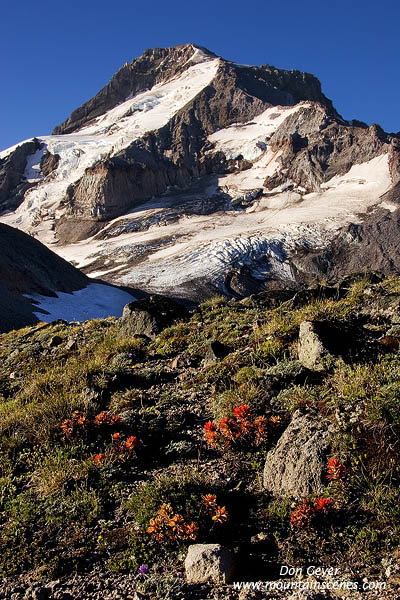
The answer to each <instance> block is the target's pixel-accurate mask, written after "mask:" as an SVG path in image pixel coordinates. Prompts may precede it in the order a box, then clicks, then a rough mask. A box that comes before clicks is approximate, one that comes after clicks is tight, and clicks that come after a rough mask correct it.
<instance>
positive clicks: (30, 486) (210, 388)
mask: <svg viewBox="0 0 400 600" xmlns="http://www.w3.org/2000/svg"><path fill="white" fill-rule="evenodd" d="M399 294H400V279H397V278H391V279H388V280H385V281H383V282H381V283H380V284H375V285H371V283H370V282H369V281H368V280H362V281H358V282H356V283H355V284H353V285H352V286H350V287H349V289H348V291H347V293H343V292H342V293H341V294H338V297H337V298H336V299H332V298H325V297H324V293H323V290H322V291H321V293H320V296H316V297H314V298H312V297H311V296H310V298H309V299H308V300H306V301H303V302H298V303H297V304H296V303H293V302H291V301H288V302H285V303H283V304H281V305H280V306H278V307H277V308H268V306H267V305H263V304H262V302H261V301H257V299H254V300H253V299H246V300H245V301H242V302H237V301H232V300H227V299H226V298H223V297H218V298H214V299H211V300H209V301H207V302H205V303H203V304H202V305H201V306H200V307H199V310H198V311H196V312H195V313H194V314H193V316H192V317H191V318H190V319H188V320H187V321H186V322H179V323H176V324H174V325H172V326H171V327H168V328H167V329H165V330H164V331H162V332H161V333H160V334H159V335H158V336H157V337H156V338H155V340H153V341H152V342H151V343H150V344H148V345H147V346H146V343H145V342H144V341H143V339H142V338H139V337H137V338H135V337H134V338H128V337H126V336H125V335H124V334H123V333H122V331H121V328H120V325H119V322H118V320H116V319H107V320H98V321H90V322H87V323H82V324H80V325H76V324H75V325H68V324H62V323H55V324H52V325H48V326H46V325H44V326H37V327H33V328H25V329H23V330H20V331H15V332H10V333H7V334H4V335H2V336H0V544H1V547H2V552H1V555H0V573H1V574H2V576H6V577H9V576H15V575H17V574H20V573H24V572H28V571H29V572H31V573H37V574H40V576H41V577H44V576H49V577H58V576H62V575H63V574H66V573H70V572H71V571H84V570H85V569H88V568H91V566H93V565H94V564H96V563H100V564H102V565H106V566H107V568H108V569H109V570H111V571H137V569H138V567H139V566H140V565H141V564H146V565H148V566H149V568H150V569H151V575H149V578H148V580H146V581H147V583H146V585H147V586H148V587H149V589H150V588H151V590H152V593H153V594H158V593H160V594H162V590H161V591H159V592H157V589H156V588H157V585H158V584H156V580H157V578H155V579H154V582H153V584H154V585H153V584H151V582H152V581H153V580H152V577H154V576H155V574H156V573H160V572H161V570H162V569H165V568H169V569H172V571H171V572H176V570H179V569H182V554H181V552H182V551H183V550H184V549H185V548H186V547H187V545H188V543H191V539H195V538H194V537H193V538H190V537H188V536H189V534H187V536H186V538H185V536H184V535H183V534H182V535H181V537H179V535H178V534H176V535H177V537H176V540H177V543H174V544H171V543H170V542H171V539H172V538H169V540H167V541H165V542H163V541H160V540H157V539H156V538H154V536H153V537H152V536H151V534H149V533H148V531H147V529H148V527H149V524H150V522H151V520H152V519H154V518H155V517H156V515H157V511H159V510H160V507H161V506H162V505H163V504H166V505H170V506H171V510H173V511H174V513H175V514H177V515H179V516H181V517H182V518H183V519H184V522H185V523H186V524H187V525H190V524H191V522H192V521H193V522H194V523H195V524H196V526H197V527H198V533H197V534H196V535H197V537H196V539H197V540H199V541H210V540H211V541H220V542H221V543H222V542H224V543H227V544H229V545H231V546H232V547H235V548H239V549H240V550H243V552H244V553H246V552H247V553H249V552H250V551H251V553H252V555H254V554H257V553H259V558H260V560H266V561H267V562H271V561H276V562H279V561H283V560H288V559H289V558H290V559H291V560H296V561H304V562H307V561H310V560H312V559H313V558H315V557H318V564H320V563H326V564H329V565H333V564H335V561H336V562H337V561H339V557H340V562H341V563H343V559H344V560H345V561H346V562H347V563H348V564H349V565H352V564H361V563H366V564H368V565H369V566H371V567H372V566H374V568H376V569H379V568H380V566H379V565H380V564H381V561H382V559H384V558H387V557H388V556H391V553H392V552H393V551H394V550H395V549H396V548H397V547H398V545H399V544H400V525H399V517H400V510H399V482H400V468H399V463H398V450H399V429H400V384H399V380H400V357H399V351H398V348H399V341H400V334H399V337H398V338H397V337H396V333H393V332H392V333H389V334H388V331H389V330H390V329H391V328H392V330H393V331H396V330H395V326H396V318H397V317H396V314H397V313H396V309H393V310H392V311H391V309H390V301H391V300H390V299H393V298H394V299H396V297H397V298H398V295H399ZM372 305H373V308H374V309H373V310H372V309H371V307H372ZM393 306H395V304H394V305H393ZM309 319H315V320H322V321H328V322H329V323H333V324H334V325H335V327H336V328H337V329H338V330H339V331H340V330H341V328H344V329H346V331H347V330H350V331H351V335H352V336H353V338H354V344H353V346H351V348H350V351H346V352H343V353H342V354H338V355H336V356H335V357H334V358H333V359H332V361H331V362H330V363H329V364H328V366H327V368H326V370H325V371H323V372H318V373H313V372H310V371H309V370H307V369H306V368H304V367H303V366H302V365H301V364H300V362H299V361H298V357H297V340H298V332H299V326H300V323H301V322H302V321H303V320H309ZM385 336H386V338H385ZM385 339H386V341H385ZM211 340H218V341H220V342H222V343H224V344H225V345H227V346H229V348H230V349H231V352H230V353H229V354H228V355H227V356H226V357H225V358H224V359H223V360H221V361H217V362H215V363H213V364H211V365H210V364H209V365H208V366H203V363H202V360H203V357H204V356H205V353H206V351H207V347H208V344H209V342H210V341H211ZM381 340H382V342H381ZM178 355H179V356H180V357H182V360H183V359H184V360H183V363H182V364H184V366H179V363H177V364H178V366H176V365H175V366H173V365H172V363H171V361H172V359H173V358H174V357H176V356H178ZM185 361H186V362H185ZM245 405H248V406H249V407H251V411H252V414H253V417H252V418H253V419H254V417H257V418H258V417H262V419H265V423H266V424H267V425H265V427H267V426H268V429H267V435H265V436H261V435H260V436H259V438H258V441H257V444H255V445H254V446H253V445H251V444H248V447H246V446H243V444H242V445H237V446H235V444H233V443H232V444H228V443H226V444H225V446H224V444H223V443H221V444H220V445H219V446H216V447H212V444H211V445H210V446H208V445H207V443H206V441H205V437H204V425H205V423H206V422H210V421H216V422H218V423H220V422H221V420H223V419H224V418H227V419H229V418H231V417H232V415H233V414H234V410H235V408H237V407H243V406H245ZM298 408H302V409H305V410H307V409H313V410H318V411H319V413H320V414H321V415H323V416H324V418H327V419H329V420H330V422H331V423H332V424H334V425H335V427H334V428H333V431H335V432H336V433H334V434H332V435H333V437H332V440H331V445H332V450H331V452H332V456H335V457H337V458H338V459H339V460H340V463H341V464H342V465H344V467H345V470H346V476H345V477H344V478H343V480H340V481H331V482H329V481H327V482H326V489H325V492H324V494H323V496H322V497H323V498H326V499H327V500H328V503H327V505H326V506H327V507H328V508H329V510H328V508H326V510H325V512H324V511H322V512H320V513H319V512H318V511H317V510H316V509H315V508H313V507H314V505H313V504H312V503H313V502H315V501H317V499H316V498H314V497H312V498H311V499H310V500H309V501H310V503H311V504H310V506H311V507H312V508H311V509H310V508H309V507H308V508H307V507H306V509H305V510H309V511H310V514H311V513H312V518H311V517H310V519H309V526H307V527H302V526H298V527H297V529H296V528H295V527H294V525H293V511H294V505H295V504H296V502H295V503H294V499H292V498H283V499H276V498H271V496H269V495H268V494H267V493H266V492H265V491H264V490H263V489H262V482H261V477H260V475H261V471H262V467H263V463H264V458H265V456H266V453H267V452H268V450H269V449H270V448H272V447H273V446H274V444H275V443H276V441H277V439H278V438H279V436H280V435H281V433H282V432H283V430H284V429H285V427H286V425H287V423H288V422H289V421H290V418H291V415H292V414H293V412H294V411H295V410H296V409H298ZM260 423H261V424H262V423H264V421H260V422H259V426H260ZM271 423H272V424H274V428H272V426H271ZM62 425H63V427H62ZM239 425H240V427H242V430H241V431H242V433H243V432H244V434H243V435H244V439H247V438H246V435H249V433H248V432H247V430H246V423H245V422H244V421H243V422H241V421H238V422H237V423H236V425H235V426H236V427H239ZM252 427H253V428H254V425H252ZM255 431H256V430H255V429H252V435H255ZM209 435H210V436H211V437H210V438H209V439H212V435H213V431H212V430H210V433H209ZM227 439H228V438H227ZM207 494H210V495H212V496H216V502H217V504H216V505H215V507H214V509H213V510H214V512H215V511H216V510H217V508H218V509H221V508H226V512H227V515H228V516H227V519H228V520H229V521H228V522H229V527H226V528H225V516H224V512H223V511H222V512H221V513H218V514H219V517H218V518H217V519H216V520H215V521H214V522H213V521H212V519H211V517H210V515H211V512H210V513H209V514H208V513H207V510H206V509H205V508H204V506H205V505H204V500H202V498H203V497H204V496H206V495H207ZM298 500H299V499H296V501H297V502H298ZM330 501H332V505H331V504H330V503H329V502H330ZM293 503H294V504H293ZM331 506H332V507H334V508H331ZM312 511H314V512H312ZM299 514H300V513H299ZM207 515H208V516H207ZM306 517H307V515H306V516H305V517H304V520H303V521H302V519H303V516H302V514H301V515H300V517H299V519H298V523H305V522H307V521H306ZM207 518H208V519H209V520H208V521H207ZM307 518H308V517H307ZM210 519H211V520H210ZM218 519H219V521H218ZM307 523H308V522H307ZM210 532H211V533H210ZM260 532H261V533H260ZM256 534H257V535H258V536H259V537H260V535H261V534H262V535H261V537H260V539H263V540H264V541H265V543H264V544H263V543H258V542H256V541H254V540H255V536H256ZM185 535H186V534H185ZM174 569H175V570H174ZM158 581H161V579H158ZM143 585H144V584H143ZM168 585H170V588H171V590H173V589H175V588H174V586H177V589H178V588H179V590H181V587H182V585H183V584H182V582H178V580H177V579H176V578H174V576H172V575H171V581H170V583H169V584H168ZM144 587H146V586H145V585H144ZM160 589H161V588H160ZM171 593H172V592H171ZM155 597H158V596H157V595H155ZM160 597H162V595H161V596H160ZM171 597H172V596H171Z"/></svg>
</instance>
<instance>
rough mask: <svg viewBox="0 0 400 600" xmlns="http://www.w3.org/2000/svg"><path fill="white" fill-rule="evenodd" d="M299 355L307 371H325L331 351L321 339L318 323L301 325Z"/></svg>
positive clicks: (303, 323)
mask: <svg viewBox="0 0 400 600" xmlns="http://www.w3.org/2000/svg"><path fill="white" fill-rule="evenodd" d="M298 355H299V361H300V362H301V364H302V365H303V366H304V367H307V369H311V370H312V371H323V370H324V369H325V364H326V358H327V357H328V356H329V351H328V348H327V347H326V345H325V343H324V341H323V339H322V337H321V332H320V327H319V324H318V323H316V322H314V321H303V322H302V323H301V324H300V331H299V342H298Z"/></svg>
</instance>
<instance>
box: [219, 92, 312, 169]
mask: <svg viewBox="0 0 400 600" xmlns="http://www.w3.org/2000/svg"><path fill="white" fill-rule="evenodd" d="M308 106H311V104H310V103H309V102H308V103H307V102H302V103H299V104H296V106H290V107H287V106H272V107H271V108H267V110H265V111H264V112H263V113H261V114H260V115H258V116H257V117H254V119H253V120H252V121H249V122H248V123H234V124H233V125H230V126H229V127H225V128H224V129H220V130H219V131H216V132H215V133H213V134H211V135H210V136H208V140H209V141H210V142H212V143H214V144H215V150H213V151H218V150H220V151H222V152H223V153H224V154H225V156H226V158H228V159H235V158H237V157H238V156H239V155H241V156H243V158H245V159H247V160H256V159H257V158H259V157H260V156H261V155H262V154H263V153H264V152H265V150H266V149H267V142H268V140H269V138H270V137H271V135H272V134H273V133H275V131H276V130H277V129H278V127H279V126H280V125H282V123H283V122H284V121H285V120H286V119H287V118H288V117H289V116H290V115H292V114H294V113H296V112H297V111H299V110H300V109H303V108H307V107H308Z"/></svg>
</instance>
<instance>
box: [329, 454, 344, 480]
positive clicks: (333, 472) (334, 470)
mask: <svg viewBox="0 0 400 600" xmlns="http://www.w3.org/2000/svg"><path fill="white" fill-rule="evenodd" d="M345 474H346V469H345V467H344V466H343V465H342V464H341V463H340V461H339V459H337V458H330V459H329V460H328V469H327V475H326V477H327V479H330V480H331V481H338V480H339V479H342V478H343V477H344V476H345Z"/></svg>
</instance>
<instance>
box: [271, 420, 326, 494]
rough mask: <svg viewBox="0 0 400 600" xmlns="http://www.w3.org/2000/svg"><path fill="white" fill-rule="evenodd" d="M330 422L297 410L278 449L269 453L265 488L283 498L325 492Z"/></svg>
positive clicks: (281, 438)
mask: <svg viewBox="0 0 400 600" xmlns="http://www.w3.org/2000/svg"><path fill="white" fill-rule="evenodd" d="M329 439H330V430H329V422H328V421H327V420H325V419H322V418H321V416H320V415H318V414H315V415H314V414H310V413H306V414H303V413H302V412H301V411H300V410H297V411H296V412H295V413H294V414H293V417H292V421H291V423H290V424H289V426H288V427H287V429H286V431H285V432H284V433H283V435H282V436H281V437H280V439H279V440H278V443H277V445H276V446H275V448H274V449H272V450H270V451H269V452H268V454H267V457H266V461H265V468H264V487H265V489H266V490H268V491H269V492H271V493H272V494H274V495H275V496H281V497H293V498H304V497H306V496H309V495H310V494H313V493H321V492H322V491H323V488H324V474H325V470H326V466H327V460H328V459H327V454H328V450H329Z"/></svg>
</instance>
